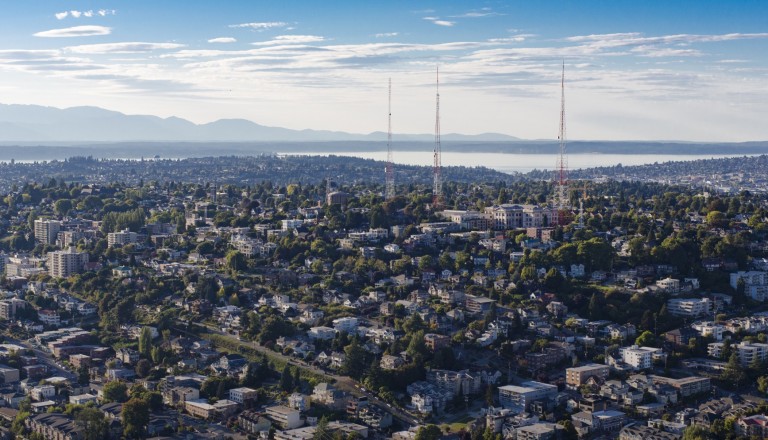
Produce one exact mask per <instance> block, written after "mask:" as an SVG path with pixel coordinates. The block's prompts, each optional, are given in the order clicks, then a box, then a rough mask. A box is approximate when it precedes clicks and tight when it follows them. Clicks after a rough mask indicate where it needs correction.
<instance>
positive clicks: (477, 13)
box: [451, 8, 504, 18]
mask: <svg viewBox="0 0 768 440" xmlns="http://www.w3.org/2000/svg"><path fill="white" fill-rule="evenodd" d="M499 15H504V14H502V13H500V12H495V11H493V10H492V9H491V8H481V9H479V10H473V11H469V12H465V13H463V14H459V15H451V17H452V18H483V17H495V16H499Z"/></svg>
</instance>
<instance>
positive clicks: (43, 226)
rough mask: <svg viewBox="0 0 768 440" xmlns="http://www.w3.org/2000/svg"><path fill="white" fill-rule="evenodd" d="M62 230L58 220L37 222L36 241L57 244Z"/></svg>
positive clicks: (38, 220)
mask: <svg viewBox="0 0 768 440" xmlns="http://www.w3.org/2000/svg"><path fill="white" fill-rule="evenodd" d="M60 230H61V222H59V221H57V220H44V219H37V220H35V240H36V241H37V242H39V243H43V244H56V239H57V238H58V236H59V231H60Z"/></svg>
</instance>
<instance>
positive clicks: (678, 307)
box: [667, 298, 712, 318]
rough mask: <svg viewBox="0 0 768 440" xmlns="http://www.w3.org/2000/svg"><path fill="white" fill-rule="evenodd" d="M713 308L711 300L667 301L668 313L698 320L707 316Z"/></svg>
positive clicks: (677, 299)
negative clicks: (697, 318)
mask: <svg viewBox="0 0 768 440" xmlns="http://www.w3.org/2000/svg"><path fill="white" fill-rule="evenodd" d="M711 308H712V301H710V300H709V298H672V299H670V300H669V301H667V311H668V312H669V313H670V314H672V315H674V316H685V317H689V318H696V317H699V316H704V315H706V314H707V313H709V311H710V309H711Z"/></svg>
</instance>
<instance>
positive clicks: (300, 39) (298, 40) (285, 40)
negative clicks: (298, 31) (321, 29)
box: [251, 35, 325, 46]
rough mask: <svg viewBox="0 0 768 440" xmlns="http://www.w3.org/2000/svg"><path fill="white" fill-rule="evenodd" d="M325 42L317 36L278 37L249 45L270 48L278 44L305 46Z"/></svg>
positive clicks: (323, 38)
mask: <svg viewBox="0 0 768 440" xmlns="http://www.w3.org/2000/svg"><path fill="white" fill-rule="evenodd" d="M321 41H325V37H321V36H319V35H278V36H276V37H275V38H273V39H272V40H269V41H259V42H256V43H251V44H252V45H254V46H272V45H278V44H307V43H319V42H321Z"/></svg>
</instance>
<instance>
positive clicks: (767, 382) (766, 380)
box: [757, 376, 768, 394]
mask: <svg viewBox="0 0 768 440" xmlns="http://www.w3.org/2000/svg"><path fill="white" fill-rule="evenodd" d="M757 389H758V391H760V392H761V393H763V394H768V376H760V377H758V378H757Z"/></svg>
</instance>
